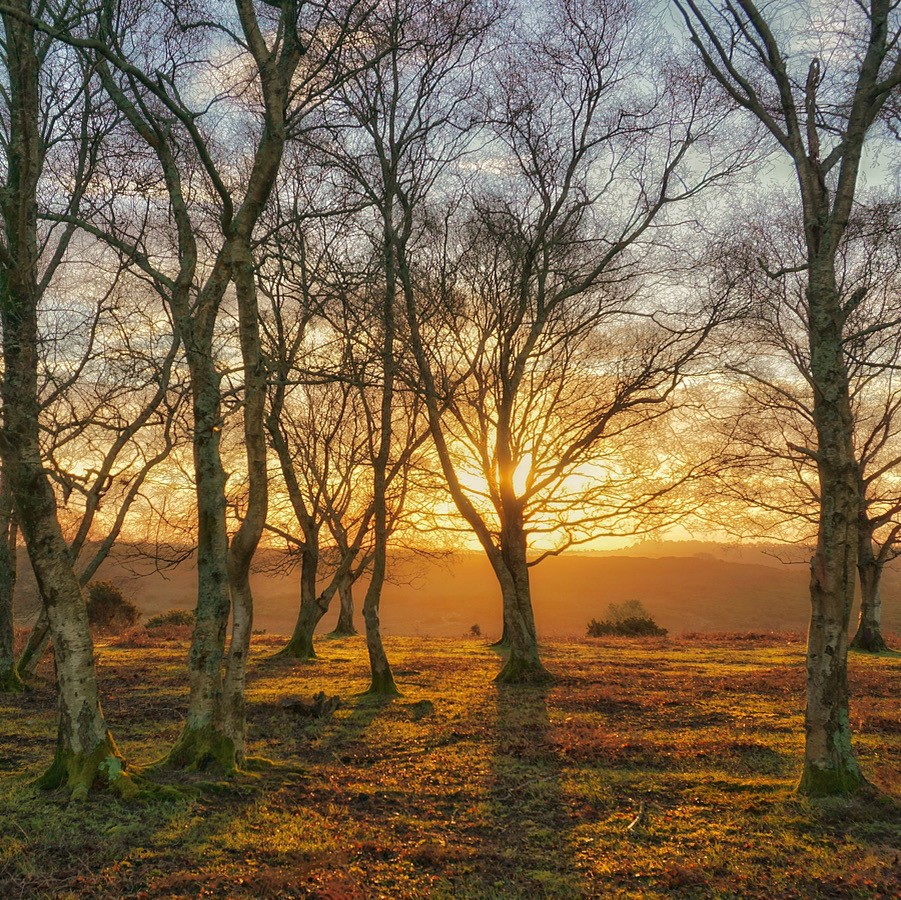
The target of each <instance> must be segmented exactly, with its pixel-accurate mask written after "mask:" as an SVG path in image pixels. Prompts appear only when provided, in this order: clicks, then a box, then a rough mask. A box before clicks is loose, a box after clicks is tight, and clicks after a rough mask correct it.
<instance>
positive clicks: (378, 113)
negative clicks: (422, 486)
mask: <svg viewBox="0 0 901 900" xmlns="http://www.w3.org/2000/svg"><path fill="white" fill-rule="evenodd" d="M490 19H491V14H490V13H489V11H488V10H487V9H486V8H485V7H483V6H482V5H481V3H480V2H477V0H460V2H455V3H451V4H448V3H438V2H432V0H425V2H406V0H391V2H389V3H387V4H383V5H381V6H379V7H378V8H377V9H375V10H374V12H373V15H372V17H371V18H370V20H369V22H368V23H367V32H366V33H367V41H366V42H361V43H360V45H359V47H360V49H358V51H357V52H358V53H363V54H368V55H369V56H370V58H372V60H373V61H372V63H371V64H370V65H366V66H364V65H362V60H361V61H360V62H357V63H355V64H354V65H355V69H356V73H355V74H354V75H352V76H351V77H348V78H346V79H344V80H343V81H342V83H341V88H340V90H339V91H337V92H336V93H335V96H334V98H333V100H332V102H330V103H329V104H328V106H327V107H325V108H324V111H323V113H324V114H323V116H322V119H321V121H320V123H319V128H318V129H317V130H316V132H315V134H312V135H311V141H312V142H314V143H315V147H316V149H317V151H318V153H319V154H320V156H321V157H322V158H323V159H324V160H325V161H326V163H327V165H328V166H329V167H330V169H331V170H332V171H333V172H335V173H336V174H335V177H336V178H339V179H340V180H341V184H342V185H345V186H346V189H347V191H348V193H349V196H350V197H351V198H353V200H355V201H356V203H357V204H358V205H359V207H360V208H361V210H362V211H363V212H362V213H361V215H362V216H365V217H368V218H366V220H365V225H364V228H363V230H362V234H361V235H360V238H361V243H362V247H364V248H365V247H367V246H368V247H370V248H371V259H372V260H373V262H374V263H375V264H376V265H377V268H376V269H375V271H376V272H377V273H378V281H377V282H367V283H366V284H364V285H363V288H364V290H361V291H360V292H358V294H357V299H358V300H359V301H361V302H363V303H365V304H366V307H365V308H366V309H367V310H369V311H370V314H369V315H367V316H366V322H365V326H364V327H365V331H364V332H363V335H364V336H365V335H366V334H367V333H368V335H369V336H370V337H371V338H372V343H373V345H374V347H373V349H376V350H377V353H378V357H377V358H378V366H377V369H376V371H374V372H373V373H372V374H371V375H370V381H369V386H370V391H371V393H372V394H373V395H374V396H378V398H379V404H378V410H377V412H376V414H375V416H374V417H373V425H374V426H375V429H376V430H375V432H374V437H375V440H374V441H373V444H372V447H373V451H374V452H373V457H372V477H373V484H372V492H373V515H372V520H373V525H372V529H373V560H372V569H371V575H370V580H369V585H368V588H367V591H366V597H365V599H364V601H363V617H364V620H365V623H366V637H367V645H368V648H369V659H370V669H371V672H372V684H371V687H370V691H371V692H372V693H375V694H382V695H392V694H395V693H397V688H396V686H395V684H394V678H393V676H392V674H391V668H390V665H389V663H388V658H387V655H386V654H385V650H384V646H383V643H382V639H381V633H380V627H379V603H380V598H381V591H382V587H383V585H384V582H385V579H386V575H387V565H388V541H389V536H390V531H391V526H390V520H391V512H390V509H389V501H388V498H389V486H390V473H391V471H392V469H393V468H396V462H397V460H396V457H395V455H394V449H395V447H396V445H397V441H396V435H395V429H394V424H393V423H394V416H395V414H396V411H397V408H398V402H399V397H398V376H399V374H400V364H401V357H402V346H403V344H402V341H403V336H402V333H401V332H400V331H399V322H398V313H399V312H402V308H403V307H402V306H401V303H402V297H403V287H402V282H401V270H402V268H403V267H404V266H405V265H406V263H405V262H404V260H405V257H406V254H407V253H408V244H409V242H410V241H411V238H412V235H413V230H414V210H416V209H417V208H418V206H419V204H420V202H421V201H422V199H423V198H424V196H425V195H426V194H427V193H428V191H429V190H430V188H431V186H432V185H433V184H434V181H435V178H436V177H437V176H438V175H439V174H440V172H441V171H442V169H443V168H444V166H445V165H446V163H447V161H448V159H449V158H451V157H452V156H455V155H458V152H459V145H461V144H462V142H463V141H464V140H465V137H464V135H463V134H462V133H459V132H458V133H457V135H456V138H455V139H454V140H455V142H456V143H457V144H458V149H457V150H454V151H453V152H452V154H451V157H448V156H443V157H441V158H440V159H438V158H437V157H436V156H434V155H433V154H432V153H431V152H430V150H431V148H430V144H431V143H432V141H433V139H434V136H435V133H436V132H437V131H438V130H440V129H450V130H453V129H454V128H455V127H456V126H457V125H459V124H461V121H462V120H461V116H462V118H464V119H465V115H463V110H462V107H461V99H462V97H461V93H460V88H461V83H460V82H461V81H462V82H463V85H465V84H467V83H469V84H471V80H472V78H473V77H474V72H473V69H472V62H473V59H474V56H476V55H477V54H478V52H479V45H480V40H481V37H482V35H483V34H484V32H485V29H486V25H487V23H488V22H490ZM370 48H372V49H370ZM464 92H465V88H464ZM354 250H355V251H356V256H357V258H365V253H364V251H362V250H361V249H360V247H359V246H358V247H356V248H354ZM366 291H368V293H365V292H366ZM353 299H354V298H351V300H353Z"/></svg>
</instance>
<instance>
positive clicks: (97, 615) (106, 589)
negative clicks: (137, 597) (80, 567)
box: [88, 581, 141, 632]
mask: <svg viewBox="0 0 901 900" xmlns="http://www.w3.org/2000/svg"><path fill="white" fill-rule="evenodd" d="M140 618H141V614H140V612H138V608H137V606H135V605H134V603H132V602H131V601H130V600H126V599H125V597H124V596H123V594H122V591H121V590H120V588H119V587H118V585H115V584H113V582H111V581H92V582H91V583H90V584H89V585H88V622H90V624H91V625H92V626H93V627H94V628H97V629H99V630H100V631H113V632H121V631H124V630H125V629H126V628H133V627H134V626H135V625H137V623H138V620H139V619H140Z"/></svg>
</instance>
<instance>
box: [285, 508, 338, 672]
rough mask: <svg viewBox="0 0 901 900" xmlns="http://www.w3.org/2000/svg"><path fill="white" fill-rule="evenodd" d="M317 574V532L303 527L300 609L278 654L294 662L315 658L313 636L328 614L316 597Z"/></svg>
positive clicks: (313, 526) (308, 527)
mask: <svg viewBox="0 0 901 900" xmlns="http://www.w3.org/2000/svg"><path fill="white" fill-rule="evenodd" d="M318 572H319V529H318V528H317V527H316V526H315V525H310V526H307V527H304V543H303V553H302V555H301V561H300V609H299V611H298V613H297V623H296V624H295V626H294V633H293V634H292V635H291V640H290V641H288V643H287V644H285V646H284V647H283V648H282V649H281V651H279V655H280V656H290V657H292V658H293V659H315V658H316V651H315V650H314V649H313V634H314V633H315V631H316V626H317V625H318V624H319V623H320V621H322V617H323V616H324V615H325V614H326V613H327V612H328V605H327V604H326V606H325V607H324V608H323V606H322V605H321V604H320V602H319V600H320V598H319V597H318V596H317V595H316V579H317V576H318Z"/></svg>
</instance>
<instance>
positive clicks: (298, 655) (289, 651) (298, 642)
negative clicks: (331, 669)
mask: <svg viewBox="0 0 901 900" xmlns="http://www.w3.org/2000/svg"><path fill="white" fill-rule="evenodd" d="M275 655H276V656H288V657H290V658H291V659H316V649H315V648H314V647H313V642H312V640H309V639H308V638H306V637H304V636H302V635H294V637H292V638H291V640H290V641H288V643H287V644H285V646H284V647H282V649H281V650H279V651H278V653H276V654H275Z"/></svg>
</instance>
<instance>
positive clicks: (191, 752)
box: [155, 725, 238, 775]
mask: <svg viewBox="0 0 901 900" xmlns="http://www.w3.org/2000/svg"><path fill="white" fill-rule="evenodd" d="M155 765H156V767H159V768H166V769H181V770H184V771H186V772H206V771H211V770H212V771H219V772H222V773H223V774H224V775H233V774H234V773H236V772H237V771H238V763H237V759H236V756H235V744H234V741H232V739H231V738H229V737H228V736H227V735H224V734H223V733H222V732H221V731H219V730H218V729H217V728H216V727H214V726H213V725H203V726H201V727H191V726H189V725H186V726H185V727H184V729H183V730H182V733H181V735H179V738H178V740H177V741H176V742H175V746H174V747H173V748H172V749H171V750H170V751H169V753H168V754H167V755H166V756H164V757H163V758H162V759H161V760H160V761H159V762H158V763H156V764H155Z"/></svg>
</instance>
